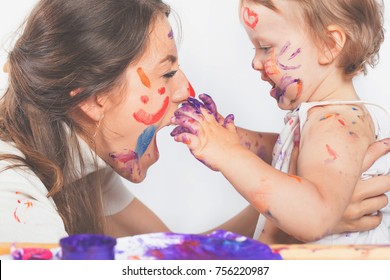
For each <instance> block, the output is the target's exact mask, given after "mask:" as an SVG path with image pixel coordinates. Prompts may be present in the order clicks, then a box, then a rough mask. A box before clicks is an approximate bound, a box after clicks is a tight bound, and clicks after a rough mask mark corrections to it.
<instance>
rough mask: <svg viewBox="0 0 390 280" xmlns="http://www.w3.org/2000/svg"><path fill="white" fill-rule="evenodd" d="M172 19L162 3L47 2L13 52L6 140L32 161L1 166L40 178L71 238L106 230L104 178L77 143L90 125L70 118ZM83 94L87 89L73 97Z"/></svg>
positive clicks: (15, 159) (1, 129) (2, 128)
mask: <svg viewBox="0 0 390 280" xmlns="http://www.w3.org/2000/svg"><path fill="white" fill-rule="evenodd" d="M168 13H169V7H168V6H167V5H165V4H164V3H163V2H162V1H160V0H115V1H110V0H82V1H80V0H41V1H40V2H39V3H38V4H37V6H36V7H35V8H34V9H33V11H32V13H31V15H30V16H29V18H28V19H27V21H26V23H25V24H24V26H23V32H22V35H21V36H20V38H19V39H18V40H17V42H16V44H15V46H14V48H13V50H12V51H11V52H10V53H9V58H8V69H9V86H8V88H7V90H6V92H5V94H4V96H3V97H2V99H1V102H0V139H1V140H3V141H7V142H10V143H12V144H13V145H15V146H16V148H18V149H19V150H20V151H21V152H22V153H23V155H24V157H19V156H16V155H11V154H0V160H7V161H9V162H11V165H10V166H9V167H8V168H20V167H21V166H27V167H28V168H30V169H31V170H32V171H33V172H34V173H35V174H36V175H37V176H38V177H39V178H40V180H41V181H42V182H43V184H44V185H45V186H46V188H47V190H48V196H49V197H52V198H53V199H54V201H55V203H56V206H57V209H58V212H59V214H60V215H61V217H62V219H63V221H64V224H65V228H66V230H67V232H68V234H75V233H102V232H103V229H104V214H103V207H102V197H101V195H102V194H101V183H100V181H101V180H100V178H99V177H101V176H100V175H99V173H100V172H94V173H91V174H90V175H88V176H87V174H86V170H85V167H86V163H85V162H84V160H83V157H82V151H81V149H80V146H79V142H78V140H77V137H76V132H81V130H82V127H81V126H80V125H78V124H77V123H76V122H75V121H74V120H72V118H71V117H70V115H71V114H70V112H71V111H72V110H73V109H74V108H76V105H77V104H79V103H80V102H82V101H83V100H85V99H87V98H88V97H90V96H92V95H97V94H101V93H103V92H108V91H109V90H110V89H112V88H113V87H115V86H117V85H118V83H120V77H121V74H122V73H123V72H124V70H125V69H126V67H127V66H128V65H129V64H130V63H131V62H132V61H134V60H135V59H137V58H138V57H139V56H140V55H141V54H142V53H143V51H144V49H145V46H146V44H147V38H148V34H149V30H150V27H151V26H152V24H153V22H154V20H155V18H156V17H157V16H158V15H161V14H162V15H164V14H165V15H168ZM75 89H82V91H81V92H80V93H79V94H77V95H76V96H71V94H70V92H71V91H72V90H75ZM95 167H96V164H95ZM0 188H1V186H0Z"/></svg>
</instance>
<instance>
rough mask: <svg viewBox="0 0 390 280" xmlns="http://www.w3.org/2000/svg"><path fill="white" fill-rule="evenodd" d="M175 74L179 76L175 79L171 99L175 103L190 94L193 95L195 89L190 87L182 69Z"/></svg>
mask: <svg viewBox="0 0 390 280" xmlns="http://www.w3.org/2000/svg"><path fill="white" fill-rule="evenodd" d="M177 75H179V76H178V77H177V79H176V80H175V84H174V88H173V94H172V101H173V102H176V103H181V102H183V101H184V100H186V99H187V98H188V97H190V96H191V97H195V91H194V89H193V88H192V86H191V84H190V82H189V81H188V80H187V78H186V76H185V75H184V73H183V72H182V71H179V73H177Z"/></svg>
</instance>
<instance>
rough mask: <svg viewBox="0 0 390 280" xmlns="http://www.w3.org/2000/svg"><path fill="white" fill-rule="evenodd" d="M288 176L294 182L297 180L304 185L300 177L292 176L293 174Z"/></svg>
mask: <svg viewBox="0 0 390 280" xmlns="http://www.w3.org/2000/svg"><path fill="white" fill-rule="evenodd" d="M287 176H288V177H290V178H292V179H294V180H296V181H297V182H298V183H302V178H301V177H299V176H295V175H292V174H288V175H287Z"/></svg>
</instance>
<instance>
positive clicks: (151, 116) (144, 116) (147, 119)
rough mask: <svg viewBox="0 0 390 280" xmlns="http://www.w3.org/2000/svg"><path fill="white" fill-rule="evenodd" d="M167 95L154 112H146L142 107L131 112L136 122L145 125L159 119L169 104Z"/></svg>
mask: <svg viewBox="0 0 390 280" xmlns="http://www.w3.org/2000/svg"><path fill="white" fill-rule="evenodd" d="M169 100H170V99H169V97H168V96H167V97H166V98H165V99H164V101H163V103H162V105H161V108H160V109H159V110H158V111H157V112H155V113H148V112H146V111H145V110H143V109H140V110H138V111H137V112H136V113H134V114H133V116H134V119H135V120H136V121H137V122H140V123H143V124H145V125H148V126H149V125H152V124H155V123H156V122H158V121H159V120H161V118H162V117H163V116H164V115H165V112H166V111H167V109H168V106H169Z"/></svg>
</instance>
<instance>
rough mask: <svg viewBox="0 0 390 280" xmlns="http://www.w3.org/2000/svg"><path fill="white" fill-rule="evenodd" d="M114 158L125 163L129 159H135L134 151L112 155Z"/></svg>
mask: <svg viewBox="0 0 390 280" xmlns="http://www.w3.org/2000/svg"><path fill="white" fill-rule="evenodd" d="M112 158H114V159H115V160H117V161H119V162H121V163H127V162H129V161H132V160H135V159H137V157H136V156H135V153H128V154H120V155H117V156H112Z"/></svg>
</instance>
